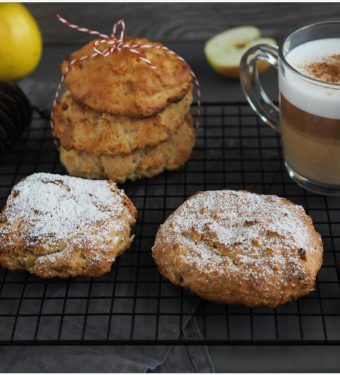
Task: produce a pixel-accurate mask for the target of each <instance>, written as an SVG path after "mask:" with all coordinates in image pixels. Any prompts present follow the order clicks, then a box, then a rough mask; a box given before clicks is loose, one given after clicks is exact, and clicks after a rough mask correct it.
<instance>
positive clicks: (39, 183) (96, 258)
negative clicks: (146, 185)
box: [0, 173, 137, 278]
mask: <svg viewBox="0 0 340 375" xmlns="http://www.w3.org/2000/svg"><path fill="white" fill-rule="evenodd" d="M136 216H137V211H136V209H135V207H134V206H133V204H132V202H131V201H130V200H129V198H128V197H127V196H126V195H125V193H124V192H123V190H120V189H118V188H117V186H116V184H115V183H113V182H111V181H95V180H84V179H81V178H76V177H70V176H61V175H57V174H49V173H36V174H33V175H31V176H29V177H27V178H25V179H23V180H22V181H20V182H19V183H18V184H17V185H15V186H14V187H13V189H12V191H11V194H10V196H9V197H8V199H7V202H6V205H5V207H4V209H3V210H2V212H1V214H0V264H1V265H2V266H3V267H6V268H8V269H10V270H21V269H26V270H28V271H29V272H31V273H34V274H36V275H37V276H39V277H42V278H48V277H69V276H78V275H82V276H100V275H102V274H104V273H106V272H109V271H110V269H111V265H112V263H113V262H114V261H115V259H116V257H117V256H118V255H120V254H121V253H123V252H124V251H125V250H126V249H127V248H128V247H129V246H130V244H131V241H132V238H133V236H131V227H132V226H133V225H134V223H135V221H136Z"/></svg>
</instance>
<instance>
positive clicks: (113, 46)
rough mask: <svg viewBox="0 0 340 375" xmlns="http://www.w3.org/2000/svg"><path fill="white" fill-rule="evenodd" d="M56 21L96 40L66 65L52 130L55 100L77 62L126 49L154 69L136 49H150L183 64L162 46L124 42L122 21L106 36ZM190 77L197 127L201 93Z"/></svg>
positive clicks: (61, 18)
mask: <svg viewBox="0 0 340 375" xmlns="http://www.w3.org/2000/svg"><path fill="white" fill-rule="evenodd" d="M57 19H58V20H59V21H60V22H61V23H63V24H64V25H66V26H68V27H70V28H71V29H75V30H77V31H80V32H84V33H88V34H90V35H95V36H97V37H98V39H96V41H95V42H94V45H93V53H91V54H89V55H84V56H82V57H80V58H76V59H73V60H71V61H70V62H69V64H68V66H67V68H66V70H65V71H64V73H63V75H62V77H61V80H60V82H59V84H58V87H57V91H56V94H55V98H54V102H53V106H52V113H51V126H52V128H53V110H54V107H55V105H56V103H57V99H58V97H59V93H60V91H61V88H62V86H63V83H64V81H65V77H66V75H67V74H68V73H69V71H70V69H71V68H72V65H74V64H75V63H77V62H80V61H84V60H86V59H89V58H94V57H96V56H103V57H107V56H109V55H111V54H113V53H115V52H119V51H121V50H123V49H126V50H128V51H129V52H130V53H131V54H133V55H135V56H136V57H137V58H138V59H139V60H141V61H142V62H144V63H145V64H147V65H148V66H149V67H150V69H156V68H157V67H156V66H155V65H153V64H152V62H151V61H150V60H149V59H147V58H146V57H145V56H143V55H142V54H141V53H140V52H139V51H138V50H137V48H139V49H150V48H154V49H162V50H164V51H166V52H167V53H169V54H171V55H173V56H175V57H176V58H177V59H178V60H180V61H183V62H185V60H184V59H183V57H181V56H178V55H177V54H176V53H175V52H173V51H172V50H170V49H169V48H167V47H165V46H163V45H150V44H137V43H135V44H130V43H128V42H126V41H125V40H124V39H125V30H126V28H125V22H124V20H122V19H120V20H118V21H117V22H115V24H114V25H113V28H112V33H111V35H106V34H103V33H100V32H99V31H96V30H91V29H88V28H85V27H80V26H78V25H75V24H72V23H70V22H69V21H67V20H66V19H65V18H63V17H61V16H60V15H59V14H57ZM118 34H119V37H117V35H118ZM104 44H105V47H106V48H104V49H100V46H101V45H104ZM191 76H192V78H193V82H194V85H195V88H196V94H197V122H196V125H197V126H198V118H199V117H200V108H201V92H200V86H199V82H198V80H197V77H196V75H195V73H194V72H193V71H192V70H191Z"/></svg>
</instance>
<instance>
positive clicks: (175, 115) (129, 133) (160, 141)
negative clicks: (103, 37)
mask: <svg viewBox="0 0 340 375" xmlns="http://www.w3.org/2000/svg"><path fill="white" fill-rule="evenodd" d="M125 43H129V44H131V45H132V44H138V45H151V46H152V47H155V46H158V47H160V46H162V45H161V44H160V43H151V42H149V41H148V40H146V39H139V38H126V39H125ZM93 47H94V41H92V42H90V43H88V44H87V45H85V46H84V47H82V48H81V49H80V50H78V51H76V52H74V53H72V54H71V55H70V56H69V57H68V59H66V60H65V61H64V62H63V63H62V66H61V70H62V73H63V74H65V85H66V91H65V93H64V95H63V96H62V97H61V98H60V99H59V100H58V101H57V103H56V106H55V108H54V111H53V124H54V126H53V135H54V137H55V138H56V139H57V141H58V143H59V145H60V159H61V162H62V163H63V164H64V166H65V167H66V169H67V171H68V173H69V174H70V175H74V176H78V177H85V178H93V179H97V178H108V179H111V180H113V181H116V182H120V183H122V182H124V181H125V180H127V179H129V180H135V179H137V178H142V177H151V176H154V175H156V174H159V173H161V172H162V171H163V170H165V169H167V170H174V169H177V168H179V167H181V166H182V165H184V164H185V163H186V161H187V160H188V158H189V157H190V154H191V151H192V148H193V146H194V143H195V129H194V126H193V121H192V117H191V114H190V104H191V101H192V86H193V82H192V76H191V69H190V67H189V65H188V64H187V63H186V62H184V61H183V60H181V59H179V58H178V56H176V55H173V54H170V53H169V52H168V51H167V50H165V49H162V48H148V49H142V48H137V51H138V52H139V53H141V54H142V55H143V56H144V57H145V58H146V59H148V60H149V61H150V62H151V63H152V64H153V65H154V66H155V69H153V68H152V67H150V65H148V64H146V63H145V62H144V61H142V60H141V59H140V58H138V56H137V55H135V54H133V53H131V51H129V50H128V49H121V50H119V51H115V52H114V53H111V54H109V55H108V56H103V55H98V56H96V57H93V58H88V59H85V60H83V61H79V60H78V59H80V58H81V57H83V56H86V55H90V54H91V53H93ZM107 47H108V46H106V45H105V44H101V45H100V47H98V48H102V50H103V51H104V50H105V49H106V48H107ZM74 59H76V60H77V62H75V63H74V64H72V66H71V67H70V62H71V61H72V60H74ZM69 68H70V69H69ZM66 73H67V74H66Z"/></svg>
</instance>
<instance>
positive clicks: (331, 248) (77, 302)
mask: <svg viewBox="0 0 340 375" xmlns="http://www.w3.org/2000/svg"><path fill="white" fill-rule="evenodd" d="M202 120H203V121H202V124H201V127H200V128H199V129H198V132H197V144H196V147H195V149H194V151H193V154H192V156H191V158H190V161H189V162H188V163H187V164H186V166H185V167H183V168H182V169H180V170H178V171H176V172H171V173H170V172H169V173H168V172H165V173H163V174H161V175H159V176H157V177H155V178H152V179H144V180H140V181H136V182H134V183H128V184H125V185H124V186H123V188H124V189H125V191H126V193H127V194H128V196H129V197H130V198H131V199H132V201H133V202H134V204H135V206H136V207H137V209H138V211H139V218H138V222H137V225H136V227H135V229H134V231H135V234H136V238H135V240H134V243H133V246H132V248H131V250H129V251H127V252H126V253H124V254H123V255H122V256H121V257H120V258H119V259H118V260H117V262H116V263H115V264H114V265H113V267H112V271H111V272H110V273H108V274H107V275H105V276H103V277H100V278H81V277H77V278H72V279H67V280H61V279H50V280H42V279H39V278H37V277H35V276H33V275H30V274H28V273H26V272H10V271H7V270H1V271H0V345H39V344H40V345H41V344H44V345H59V344H60V345H85V344H86V345H88V344H92V345H93V344H94V345H96V344H100V345H102V344H103V345H106V344H190V345H195V344H223V345H225V344H256V345H262V344H264V345H276V344H280V345H286V344H287V345H288V344H294V345H301V344H303V345H322V344H326V345H340V285H339V279H338V274H337V268H336V262H337V260H338V259H339V253H340V226H339V224H340V199H339V198H328V197H321V196H317V195H314V194H312V193H309V192H307V191H305V190H302V189H301V188H300V187H299V186H297V185H296V184H295V183H293V182H292V181H291V180H290V179H289V177H288V176H287V174H286V172H285V170H284V166H283V161H282V152H281V147H280V140H279V138H278V136H277V135H276V134H275V133H274V132H273V131H272V130H271V129H270V128H268V127H266V126H264V125H262V124H260V123H259V121H258V119H257V117H256V116H255V114H254V113H253V112H252V111H251V109H250V108H249V106H248V105H246V104H244V103H233V104H231V103H209V104H207V103H206V104H204V105H203V117H202ZM37 171H44V172H52V173H61V174H64V173H65V170H64V169H63V167H62V166H61V165H60V163H59V158H58V152H57V150H56V148H55V146H54V144H53V140H52V137H51V133H50V129H49V123H48V120H46V119H43V118H41V117H40V116H38V115H36V116H35V118H34V121H33V123H32V125H31V127H30V128H29V129H28V130H27V131H26V133H25V134H24V136H23V137H22V138H21V139H20V140H19V141H17V142H16V143H15V144H14V145H13V147H12V148H11V150H10V152H9V153H8V154H7V155H6V156H5V158H4V159H3V160H2V161H1V162H0V205H1V207H2V206H3V205H4V204H5V201H6V198H7V196H8V194H9V192H10V189H11V187H12V186H13V185H14V184H15V183H16V182H18V181H19V180H20V179H21V178H23V177H25V176H27V175H29V174H31V173H34V172H37ZM224 188H230V189H247V190H249V191H252V192H258V193H266V194H268V193H270V194H277V195H280V196H285V197H288V198H289V199H291V200H292V201H293V202H295V203H297V204H301V205H303V206H304V207H305V209H306V211H307V212H308V213H309V214H310V215H311V216H312V217H313V220H314V223H315V226H316V228H317V230H318V231H319V232H320V233H321V234H322V237H323V241H324V248H325V254H324V264H323V267H322V269H321V270H320V272H319V275H318V281H317V285H316V288H315V290H314V291H313V292H312V293H310V294H309V295H308V296H306V297H304V298H301V299H299V300H297V301H295V302H291V303H287V304H285V305H283V306H280V307H278V308H276V309H273V310H272V309H267V308H256V309H250V308H246V307H243V306H231V305H217V304H213V303H209V302H205V301H201V300H199V299H198V298H197V297H195V296H194V295H191V294H190V293H187V292H186V291H184V290H183V289H181V288H178V287H175V286H173V285H172V284H170V283H169V282H168V281H167V280H165V279H164V278H162V277H161V276H160V274H159V272H158V270H157V267H156V266H155V264H154V262H153V260H152V257H151V252H150V250H151V247H152V244H153V241H154V237H155V234H156V231H157V229H158V227H159V225H160V224H161V223H162V222H164V220H165V219H166V217H167V216H168V215H169V214H170V213H171V212H173V211H174V210H175V209H176V208H177V207H178V206H179V205H180V204H181V203H182V202H183V201H184V200H185V199H186V198H187V197H188V196H190V195H191V194H194V193H196V192H197V191H200V190H213V189H224ZM192 316H195V317H196V318H197V319H198V322H199V325H200V328H201V332H202V337H201V338H198V339H193V338H188V337H185V335H184V334H183V329H184V327H185V325H186V323H187V322H188V319H190V317H192Z"/></svg>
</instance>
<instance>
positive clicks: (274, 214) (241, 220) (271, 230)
mask: <svg viewBox="0 0 340 375" xmlns="http://www.w3.org/2000/svg"><path fill="white" fill-rule="evenodd" d="M152 254H153V257H154V259H155V262H156V263H157V265H158V267H159V269H160V272H161V273H162V274H163V275H164V276H165V277H167V278H168V279H169V280H170V281H171V282H172V283H174V284H176V285H180V286H182V287H184V288H186V289H189V290H191V291H192V292H194V293H196V294H197V295H199V296H200V297H201V298H204V299H207V300H210V301H215V302H220V303H230V304H244V305H247V306H268V307H276V306H278V305H279V304H282V303H285V302H287V301H290V300H293V299H296V298H298V297H301V296H303V295H305V294H307V293H309V292H310V291H311V290H312V289H313V287H314V283H315V278H316V275H317V272H318V270H319V269H320V267H321V263H322V254H323V246H322V240H321V236H320V234H319V233H318V232H316V231H315V229H314V226H313V222H312V220H311V218H310V217H309V216H308V215H307V214H306V213H305V211H304V209H303V208H302V207H301V206H298V205H294V204H293V203H292V202H290V201H289V200H287V199H284V198H279V197H277V196H273V195H258V194H253V193H249V192H246V191H232V190H222V191H207V192H199V193H197V194H195V195H193V196H192V197H190V198H189V199H188V200H187V201H186V202H184V203H183V204H182V205H181V206H180V207H179V208H178V209H177V210H176V211H175V212H174V213H173V214H172V215H170V216H169V218H168V219H167V220H166V221H165V223H164V224H163V225H162V226H161V227H160V229H159V231H158V233H157V236H156V240H155V244H154V246H153V249H152Z"/></svg>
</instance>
